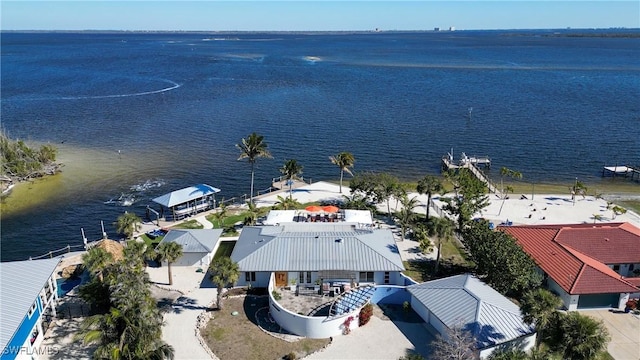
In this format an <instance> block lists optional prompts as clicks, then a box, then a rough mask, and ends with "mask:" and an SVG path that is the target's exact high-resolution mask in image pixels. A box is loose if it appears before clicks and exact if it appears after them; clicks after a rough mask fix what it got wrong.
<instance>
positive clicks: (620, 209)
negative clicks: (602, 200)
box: [607, 204, 627, 220]
mask: <svg viewBox="0 0 640 360" xmlns="http://www.w3.org/2000/svg"><path fill="white" fill-rule="evenodd" d="M607 209H609V210H611V212H612V213H613V219H614V220H615V218H616V217H617V216H618V215H622V214H625V213H626V212H627V209H625V208H623V207H622V206H618V205H613V204H609V205H607Z"/></svg>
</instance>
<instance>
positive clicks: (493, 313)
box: [407, 274, 534, 348]
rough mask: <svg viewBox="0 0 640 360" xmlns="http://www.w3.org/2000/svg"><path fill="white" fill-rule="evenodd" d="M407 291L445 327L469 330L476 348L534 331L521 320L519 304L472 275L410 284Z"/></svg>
mask: <svg viewBox="0 0 640 360" xmlns="http://www.w3.org/2000/svg"><path fill="white" fill-rule="evenodd" d="M407 290H409V292H410V293H411V294H412V295H413V296H414V297H415V298H416V299H417V300H418V301H420V302H421V303H422V304H424V306H426V307H427V308H428V309H429V311H430V312H431V313H432V314H433V315H435V316H436V317H437V318H438V319H440V321H442V322H443V323H444V324H445V325H446V326H447V327H449V328H452V327H454V326H459V327H462V328H463V329H465V330H469V331H471V332H472V333H473V335H474V336H475V337H476V340H477V342H478V347H479V348H485V347H488V346H492V345H495V344H499V343H503V342H507V341H510V340H513V339H516V338H518V337H521V336H523V335H526V334H531V333H533V332H534V330H533V328H532V327H531V326H529V325H527V324H525V323H524V321H523V320H522V316H521V313H520V308H519V307H518V305H516V304H514V303H513V302H511V301H510V300H509V299H507V298H506V297H504V296H503V295H502V294H500V293H499V292H497V291H496V290H494V289H493V288H492V287H491V286H489V285H487V284H485V283H484V282H482V281H480V280H479V279H478V278H476V277H475V276H473V275H471V274H463V275H456V276H451V277H448V278H444V279H438V280H433V281H429V282H425V283H422V284H416V285H411V286H408V287H407Z"/></svg>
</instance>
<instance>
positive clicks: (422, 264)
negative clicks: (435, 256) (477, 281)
mask: <svg viewBox="0 0 640 360" xmlns="http://www.w3.org/2000/svg"><path fill="white" fill-rule="evenodd" d="M402 263H403V264H404V267H405V269H406V270H405V271H403V274H405V275H407V276H409V277H410V278H412V279H413V280H415V281H417V282H424V281H429V280H433V279H438V278H442V277H447V276H451V275H457V274H463V273H466V272H469V271H471V269H472V268H473V263H471V262H469V261H468V260H467V259H466V255H465V253H464V251H463V250H462V249H460V248H459V247H458V245H457V243H456V242H455V240H450V241H445V242H443V243H442V257H441V259H440V267H439V269H438V274H434V272H435V267H436V262H435V260H411V261H403V262H402Z"/></svg>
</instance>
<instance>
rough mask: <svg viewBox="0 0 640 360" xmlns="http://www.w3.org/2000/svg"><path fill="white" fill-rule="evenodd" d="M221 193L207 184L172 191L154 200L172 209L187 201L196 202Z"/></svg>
mask: <svg viewBox="0 0 640 360" xmlns="http://www.w3.org/2000/svg"><path fill="white" fill-rule="evenodd" d="M219 192H220V189H217V188H214V187H213V186H210V185H207V184H198V185H195V186H190V187H187V188H184V189H180V190H176V191H172V192H170V193H168V194H164V195H162V196H158V197H157V198H155V199H153V202H155V203H158V204H160V205H162V206H165V207H168V208H170V207H172V206H176V205H180V204H184V203H186V202H187V201H192V200H196V199H199V198H201V197H204V196H207V195H212V194H215V193H219Z"/></svg>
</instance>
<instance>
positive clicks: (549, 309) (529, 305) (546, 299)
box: [520, 288, 562, 346]
mask: <svg viewBox="0 0 640 360" xmlns="http://www.w3.org/2000/svg"><path fill="white" fill-rule="evenodd" d="M560 306H562V300H561V299H560V298H559V297H557V296H556V295H554V294H553V293H551V292H550V291H549V290H546V289H543V288H537V289H533V290H530V291H527V292H526V293H525V294H524V296H523V297H522V298H521V299H520V311H521V312H522V318H523V320H524V322H525V323H527V324H529V325H535V327H536V332H537V333H538V336H537V338H536V346H538V345H539V344H540V340H541V339H542V338H543V335H544V331H545V330H546V329H547V328H548V327H549V324H550V323H551V319H552V317H553V316H554V315H555V313H556V310H557V309H559V308H560Z"/></svg>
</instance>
